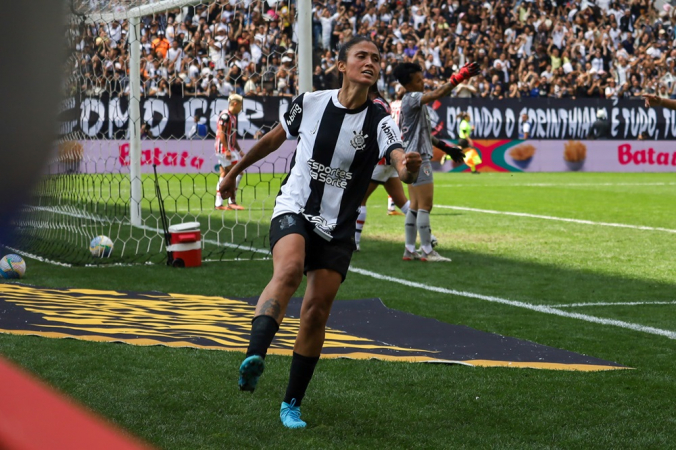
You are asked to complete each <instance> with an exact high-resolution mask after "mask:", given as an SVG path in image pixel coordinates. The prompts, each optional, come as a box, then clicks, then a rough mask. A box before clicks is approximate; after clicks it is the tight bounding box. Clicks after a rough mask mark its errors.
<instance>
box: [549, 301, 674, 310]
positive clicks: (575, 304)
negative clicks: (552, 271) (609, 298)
mask: <svg viewBox="0 0 676 450" xmlns="http://www.w3.org/2000/svg"><path fill="white" fill-rule="evenodd" d="M638 305H676V301H673V302H612V303H608V302H593V303H567V304H561V305H551V306H552V308H578V307H584V306H638Z"/></svg>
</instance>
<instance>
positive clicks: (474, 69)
mask: <svg viewBox="0 0 676 450" xmlns="http://www.w3.org/2000/svg"><path fill="white" fill-rule="evenodd" d="M479 71H480V67H479V65H478V64H477V63H475V62H473V63H467V64H465V65H464V66H462V67H461V68H460V70H458V72H457V73H454V74H453V75H451V78H450V80H449V81H448V83H446V84H444V85H442V86H440V87H438V88H436V89H435V90H433V91H432V92H427V93H425V94H423V95H422V98H421V99H420V103H421V104H426V103H430V102H433V101H435V100H439V99H440V98H441V97H446V96H448V95H450V93H451V91H453V89H455V87H456V86H457V85H459V84H460V83H462V82H463V81H465V80H469V79H470V78H472V77H473V76H475V75H477V74H478V73H479Z"/></svg>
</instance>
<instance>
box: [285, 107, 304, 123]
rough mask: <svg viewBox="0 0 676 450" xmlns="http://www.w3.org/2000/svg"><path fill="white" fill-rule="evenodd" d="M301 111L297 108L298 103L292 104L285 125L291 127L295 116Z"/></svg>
mask: <svg viewBox="0 0 676 450" xmlns="http://www.w3.org/2000/svg"><path fill="white" fill-rule="evenodd" d="M301 111H302V109H301V107H300V106H298V103H294V104H293V106H292V107H291V111H289V118H288V119H287V120H286V124H287V125H288V126H291V124H292V123H293V121H294V120H295V119H296V115H297V114H298V113H299V112H301Z"/></svg>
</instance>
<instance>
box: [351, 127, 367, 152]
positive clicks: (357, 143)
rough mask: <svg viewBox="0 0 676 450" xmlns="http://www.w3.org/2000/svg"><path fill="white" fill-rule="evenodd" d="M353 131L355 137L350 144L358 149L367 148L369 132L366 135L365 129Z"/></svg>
mask: <svg viewBox="0 0 676 450" xmlns="http://www.w3.org/2000/svg"><path fill="white" fill-rule="evenodd" d="M353 133H354V137H353V138H352V140H351V141H350V145H351V146H352V148H354V149H355V150H356V151H361V150H364V148H366V138H368V137H369V135H368V134H366V135H364V130H359V131H353Z"/></svg>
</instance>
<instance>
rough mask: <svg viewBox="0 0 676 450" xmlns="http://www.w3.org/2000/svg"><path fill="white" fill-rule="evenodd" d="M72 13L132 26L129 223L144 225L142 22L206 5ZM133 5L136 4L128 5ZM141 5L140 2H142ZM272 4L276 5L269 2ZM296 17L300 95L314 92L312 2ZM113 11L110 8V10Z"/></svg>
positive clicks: (83, 4) (87, 5) (191, 0)
mask: <svg viewBox="0 0 676 450" xmlns="http://www.w3.org/2000/svg"><path fill="white" fill-rule="evenodd" d="M72 3H73V5H72V11H73V12H75V13H76V14H82V15H83V16H84V17H85V18H86V19H89V20H91V19H94V20H99V21H103V22H106V23H107V22H112V21H113V20H120V21H121V20H127V21H128V22H129V31H128V36H129V47H130V56H129V84H130V104H129V144H130V146H129V148H130V152H129V160H130V177H131V193H130V202H129V206H130V211H129V214H130V220H131V223H132V225H134V226H140V225H141V197H142V193H141V109H140V101H141V74H140V68H141V57H140V48H139V43H140V40H141V39H140V37H141V30H140V19H141V17H143V16H148V15H153V14H157V13H161V12H163V11H167V10H170V9H174V8H180V7H184V6H194V5H198V4H201V3H203V1H202V0H160V1H152V0H151V1H149V2H143V4H139V5H138V6H133V7H128V8H127V9H123V8H117V9H116V10H115V11H107V10H106V9H104V10H103V12H99V11H93V10H92V8H91V2H90V1H86V0H72ZM129 3H131V4H133V1H131V2H129ZM139 3H141V0H139ZM269 3H271V4H275V3H277V0H275V1H274V2H269ZM297 4H298V13H297V16H296V21H297V24H298V25H297V26H298V81H299V84H298V94H302V93H304V92H308V91H311V90H312V1H311V0H298V1H297ZM109 7H110V6H109Z"/></svg>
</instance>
